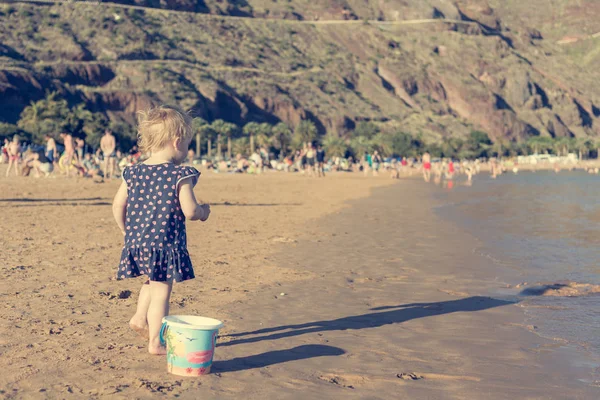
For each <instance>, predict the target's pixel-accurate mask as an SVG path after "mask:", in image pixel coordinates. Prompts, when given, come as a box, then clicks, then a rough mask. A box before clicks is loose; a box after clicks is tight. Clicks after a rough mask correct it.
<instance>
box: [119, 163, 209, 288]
mask: <svg viewBox="0 0 600 400" xmlns="http://www.w3.org/2000/svg"><path fill="white" fill-rule="evenodd" d="M199 176H200V172H198V170H196V169H195V168H193V167H187V166H178V165H175V164H171V163H166V164H158V165H146V164H136V165H134V166H132V167H128V168H126V169H125V170H124V171H123V180H124V181H125V183H126V184H127V214H126V217H125V246H124V247H123V252H122V254H121V262H120V264H119V271H118V272H117V279H125V278H133V277H137V276H140V275H146V276H148V278H149V279H150V280H152V281H163V282H171V281H173V280H174V281H176V282H181V281H185V280H188V279H193V278H194V270H193V268H192V262H191V260H190V255H189V254H188V251H187V237H186V233H185V216H184V214H183V211H182V210H181V206H180V204H179V198H178V196H177V189H178V188H177V186H178V185H179V183H180V182H181V181H182V180H184V179H186V178H189V179H192V184H193V185H196V182H197V180H198V177H199Z"/></svg>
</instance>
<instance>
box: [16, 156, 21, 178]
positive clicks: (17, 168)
mask: <svg viewBox="0 0 600 400" xmlns="http://www.w3.org/2000/svg"><path fill="white" fill-rule="evenodd" d="M20 171H21V169H20V168H19V161H18V160H17V161H15V176H19V172H20Z"/></svg>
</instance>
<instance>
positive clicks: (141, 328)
mask: <svg viewBox="0 0 600 400" xmlns="http://www.w3.org/2000/svg"><path fill="white" fill-rule="evenodd" d="M129 327H130V328H131V329H133V330H134V331H136V332H137V334H138V335H140V336H141V337H143V338H144V339H148V323H147V322H146V319H145V318H144V319H143V320H142V319H137V318H136V317H135V316H134V317H133V318H131V320H130V321H129Z"/></svg>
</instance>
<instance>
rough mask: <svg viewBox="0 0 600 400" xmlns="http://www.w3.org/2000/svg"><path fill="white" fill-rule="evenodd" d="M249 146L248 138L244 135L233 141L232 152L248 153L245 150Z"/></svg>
mask: <svg viewBox="0 0 600 400" xmlns="http://www.w3.org/2000/svg"><path fill="white" fill-rule="evenodd" d="M249 147H250V146H249V143H248V138H246V137H241V138H237V139H235V140H234V141H233V153H234V154H236V155H237V154H241V155H243V156H245V155H248V154H247V153H246V152H247V151H248V148H249Z"/></svg>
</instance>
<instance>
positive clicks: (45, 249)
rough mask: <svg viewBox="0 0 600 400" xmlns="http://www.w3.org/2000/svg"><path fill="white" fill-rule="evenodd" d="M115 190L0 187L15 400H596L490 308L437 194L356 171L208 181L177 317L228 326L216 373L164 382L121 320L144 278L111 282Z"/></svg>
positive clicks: (50, 183) (72, 182)
mask: <svg viewBox="0 0 600 400" xmlns="http://www.w3.org/2000/svg"><path fill="white" fill-rule="evenodd" d="M2 172H3V170H2V169H0V174H1V173H2ZM118 184H119V182H117V181H114V182H109V183H104V184H97V183H93V182H92V181H91V180H83V179H75V178H74V179H64V178H61V177H58V178H56V179H34V178H24V179H19V178H15V177H10V178H2V180H1V181H0V208H1V209H2V210H1V214H2V224H1V225H0V226H1V229H2V236H0V248H1V249H2V251H1V252H0V267H1V268H2V272H3V274H4V280H3V290H2V291H1V292H0V295H1V296H2V298H1V301H2V303H3V307H2V308H1V311H0V318H2V319H3V321H4V323H3V324H2V326H0V355H1V358H0V366H1V367H2V370H3V371H4V372H3V373H2V374H1V376H0V394H2V396H3V397H4V398H11V399H12V398H15V399H38V398H39V399H46V398H49V399H54V398H61V399H62V398H74V399H75V398H115V399H119V398H122V399H132V398H140V399H146V398H159V397H164V396H169V397H171V396H177V397H178V398H182V399H198V398H241V397H243V398H269V399H271V398H278V399H287V398H290V399H292V398H357V399H359V398H360V399H364V398H370V399H392V398H414V399H425V398H427V399H476V398H486V399H509V398H510V399H514V398H527V399H542V398H543V399H551V398H555V399H565V398H572V399H592V398H597V396H598V393H599V391H598V387H597V386H594V385H593V384H590V383H589V382H588V383H582V382H580V381H578V379H580V378H581V377H582V374H588V372H587V370H586V369H585V368H584V367H583V366H582V367H581V369H578V368H574V367H572V366H571V365H567V363H566V362H564V360H565V350H564V349H562V348H561V347H560V345H559V344H558V343H556V342H555V341H552V340H547V339H542V338H540V337H538V336H537V335H535V334H534V333H532V332H530V329H528V327H527V326H526V325H525V324H524V322H523V321H524V318H523V312H522V310H521V309H520V307H519V304H518V302H514V301H512V300H510V299H501V298H498V297H497V296H494V297H489V296H490V293H494V292H495V291H497V290H498V289H499V288H502V287H504V286H505V283H504V282H502V281H501V280H499V279H498V278H497V277H496V275H495V273H494V266H493V265H492V264H491V263H490V262H489V261H486V260H485V259H483V258H482V257H480V256H478V255H477V254H473V252H472V248H473V242H475V241H477V239H476V238H474V237H471V236H470V235H469V234H468V233H467V232H464V231H461V230H460V229H459V228H458V227H456V226H454V225H452V224H451V223H450V222H448V221H445V220H442V219H440V218H439V217H437V216H436V215H435V214H434V213H433V212H432V209H433V208H434V207H435V206H436V205H438V203H437V200H435V197H434V196H433V193H434V191H435V190H438V189H437V188H435V187H433V186H429V185H425V184H423V183H422V182H420V181H417V180H402V181H399V182H393V181H391V180H389V179H387V178H386V177H380V178H364V177H363V176H362V175H358V174H356V175H352V174H337V175H330V176H328V177H327V178H326V179H308V178H306V177H303V176H300V175H291V174H283V173H281V174H265V175H263V176H241V175H218V174H212V173H207V174H205V176H203V178H202V179H201V183H200V184H199V185H198V186H197V188H196V196H197V197H198V198H199V199H201V200H202V201H204V202H208V203H210V204H211V205H212V209H213V215H212V216H211V220H210V221H209V222H208V223H207V224H195V223H191V224H189V225H188V236H189V243H188V245H189V251H190V254H191V256H192V259H193V261H194V264H195V271H196V277H197V278H196V279H195V280H193V281H190V282H187V283H183V284H179V285H177V284H176V285H175V287H174V290H173V296H172V301H171V304H172V309H171V314H192V315H204V316H209V317H214V318H218V319H221V320H223V321H224V322H225V328H224V329H223V330H222V332H221V337H220V339H219V346H218V347H217V351H216V355H215V363H214V365H213V373H212V374H211V375H208V376H205V377H201V378H181V377H176V376H172V375H169V374H168V373H167V372H166V361H165V359H164V357H158V356H150V355H148V354H147V353H146V343H145V342H144V341H143V340H142V339H140V338H138V337H136V336H135V334H134V333H133V332H132V331H130V329H129V328H128V326H127V321H128V319H129V317H130V316H131V314H133V310H134V309H135V302H136V299H137V292H138V290H139V287H140V285H141V281H140V280H125V281H115V280H114V279H113V276H114V273H115V268H116V265H117V263H118V260H119V255H120V251H121V247H122V236H121V234H120V232H119V230H118V228H117V227H116V225H115V223H114V221H113V219H112V214H111V207H110V204H111V200H112V196H113V195H114V193H115V191H116V189H117V187H118ZM590 379H591V378H590Z"/></svg>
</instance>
